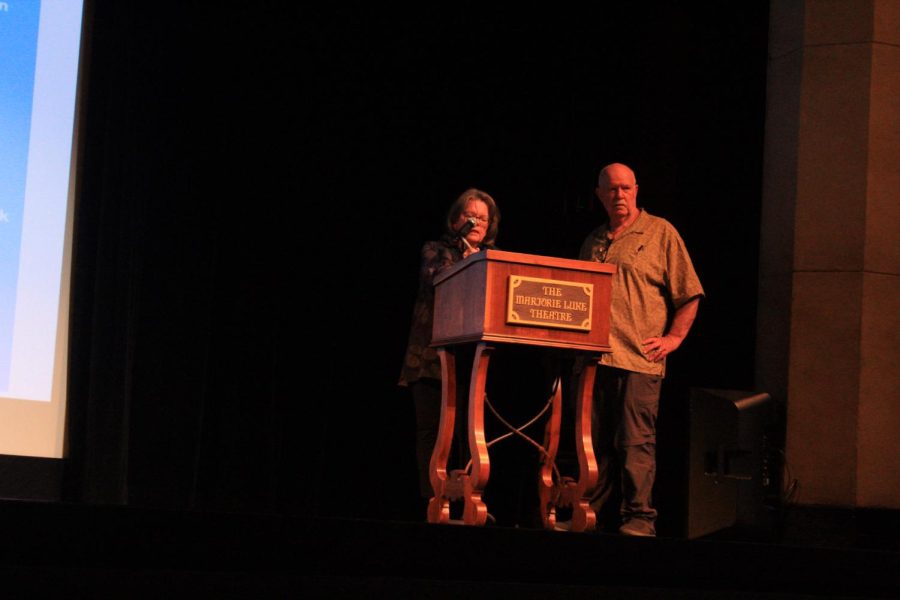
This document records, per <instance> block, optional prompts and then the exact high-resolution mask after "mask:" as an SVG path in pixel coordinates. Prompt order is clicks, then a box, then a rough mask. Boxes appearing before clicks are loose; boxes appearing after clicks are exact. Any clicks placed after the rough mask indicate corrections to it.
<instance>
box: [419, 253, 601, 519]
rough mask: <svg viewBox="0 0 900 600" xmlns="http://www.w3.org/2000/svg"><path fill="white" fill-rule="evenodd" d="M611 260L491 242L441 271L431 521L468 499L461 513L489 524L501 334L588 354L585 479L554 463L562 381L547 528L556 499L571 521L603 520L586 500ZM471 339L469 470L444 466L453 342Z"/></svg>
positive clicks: (506, 339)
mask: <svg viewBox="0 0 900 600" xmlns="http://www.w3.org/2000/svg"><path fill="white" fill-rule="evenodd" d="M615 271H616V268H615V267H614V266H612V265H608V264H602V263H596V262H588V261H581V260H570V259H563V258H552V257H548V256H536V255H531V254H519V253H514V252H503V251H499V250H485V251H483V252H478V253H476V254H473V255H471V256H469V257H468V258H467V259H465V260H463V261H461V262H459V263H457V264H456V265H454V266H453V267H451V268H450V269H448V270H446V271H444V272H442V273H440V274H439V275H437V276H436V277H435V279H434V284H435V304H434V330H433V334H432V343H431V345H432V346H435V347H437V348H438V355H439V356H440V359H441V379H442V390H441V392H442V404H441V423H440V428H439V430H438V436H437V441H436V442H435V446H434V452H433V453H432V456H431V465H430V479H431V486H432V489H433V490H434V497H433V498H432V499H431V501H430V502H429V504H428V522H429V523H448V522H450V501H451V500H460V499H461V500H462V501H463V515H462V520H461V521H462V523H463V524H466V525H484V523H485V522H486V520H487V506H486V505H485V503H484V502H483V501H482V499H481V496H482V492H483V491H484V488H485V486H486V485H487V482H488V478H489V476H490V458H489V456H488V447H487V442H486V440H485V434H484V392H485V383H486V382H487V373H488V364H489V362H490V357H491V353H492V352H493V350H494V348H493V346H492V344H494V343H497V342H499V343H508V344H526V345H531V346H544V347H549V348H560V349H568V350H578V351H583V352H584V353H586V358H587V360H586V361H585V366H584V368H583V370H582V372H581V375H580V377H579V379H578V386H577V393H576V407H575V451H576V454H577V456H578V471H579V474H578V479H577V481H576V480H574V479H573V478H571V477H562V476H560V474H559V473H558V472H556V477H554V471H555V469H556V467H555V458H556V452H557V449H558V446H559V431H560V421H561V415H562V389H561V386H557V387H556V391H555V394H554V397H553V399H552V400H551V403H552V411H551V415H550V419H549V422H548V424H547V428H546V434H545V439H544V444H545V446H544V451H545V454H544V460H543V461H542V465H541V468H540V484H539V485H540V490H539V497H540V502H541V516H542V520H543V524H544V526H545V527H546V528H548V529H553V528H554V526H555V525H556V509H557V508H558V507H563V506H571V507H572V525H571V530H572V531H584V530H586V529H593V528H594V527H595V526H596V515H595V514H594V511H593V510H592V509H591V507H590V504H589V499H590V495H591V493H592V492H593V490H594V487H596V485H597V461H596V459H595V457H594V450H593V446H592V443H591V402H592V393H593V387H594V377H595V375H596V372H597V361H598V360H599V358H600V354H601V353H603V352H609V350H610V348H609V343H608V338H609V304H610V288H611V285H612V275H613V273H615ZM463 343H474V344H476V346H475V358H474V361H473V365H472V376H471V381H470V384H469V403H468V426H467V432H468V443H469V452H470V454H471V459H472V469H471V472H465V471H464V470H455V471H451V472H450V473H448V472H447V461H448V459H449V457H450V447H451V443H452V440H453V432H454V426H455V423H454V421H455V415H456V393H457V390H456V384H457V382H456V359H455V354H454V353H453V352H452V351H450V350H448V348H447V347H448V346H451V345H454V344H463Z"/></svg>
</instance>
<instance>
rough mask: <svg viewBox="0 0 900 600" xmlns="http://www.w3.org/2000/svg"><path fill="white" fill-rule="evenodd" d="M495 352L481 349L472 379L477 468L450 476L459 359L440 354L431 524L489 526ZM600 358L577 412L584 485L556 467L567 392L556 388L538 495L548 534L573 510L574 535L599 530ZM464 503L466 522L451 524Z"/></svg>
mask: <svg viewBox="0 0 900 600" xmlns="http://www.w3.org/2000/svg"><path fill="white" fill-rule="evenodd" d="M493 351H494V348H493V347H491V346H488V345H487V344H486V343H485V342H479V343H478V344H477V346H476V348H475V358H474V360H473V365H472V378H471V382H470V385H469V404H468V423H467V434H468V442H469V452H470V454H471V457H472V468H471V470H470V471H469V472H466V471H463V470H454V471H450V472H449V473H448V472H447V461H448V460H449V458H450V447H451V444H452V440H453V433H454V429H455V427H456V423H455V421H456V398H457V395H456V393H457V387H456V385H457V382H456V356H455V355H454V353H453V352H452V351H448V350H447V349H446V348H439V349H438V355H439V356H440V359H441V377H442V387H441V422H440V427H439V428H438V435H437V440H436V442H435V446H434V451H433V453H432V455H431V467H430V479H431V487H432V489H433V490H434V497H432V498H431V500H430V501H429V503H428V514H427V518H428V522H429V523H451V522H456V523H459V522H461V523H462V524H464V525H476V526H478V525H484V524H485V523H486V522H487V517H488V511H487V505H486V504H485V503H484V501H483V500H482V493H483V492H484V488H485V486H486V485H487V482H488V478H489V477H490V456H489V454H488V445H487V441H486V439H485V434H484V398H485V394H484V392H485V384H486V383H487V374H488V365H489V364H490V358H491V354H492V353H493ZM597 360H598V359H597V357H595V356H592V357H591V359H590V360H587V361H585V362H586V364H585V366H584V369H583V370H582V373H581V376H580V377H579V379H578V390H577V396H576V409H575V411H576V412H575V450H576V453H577V456H578V472H579V479H578V480H575V479H573V478H572V477H567V476H563V475H562V474H560V473H559V472H558V469H557V467H556V453H557V450H558V448H559V432H560V422H561V419H562V386H559V385H558V386H556V391H555V393H554V396H553V399H552V401H551V403H552V410H551V414H550V419H549V421H548V423H547V426H546V430H545V436H544V446H543V454H544V458H543V460H542V461H541V467H540V472H539V478H538V481H539V483H538V485H539V491H538V495H539V498H540V503H541V520H542V523H543V525H544V527H545V528H547V529H555V528H556V527H557V522H556V515H557V510H558V509H560V508H569V507H570V508H571V509H572V524H571V527H570V528H569V529H570V531H586V530H590V529H593V528H594V527H596V524H597V518H596V515H595V514H594V511H593V509H592V508H591V506H590V503H589V500H590V497H591V494H592V493H593V491H594V488H595V487H596V485H597V477H598V470H597V461H596V458H595V457H594V449H593V444H592V441H591V402H592V400H593V398H592V394H593V389H594V377H595V376H596V372H597ZM459 500H462V501H463V514H462V519H461V520H451V519H450V502H451V501H459Z"/></svg>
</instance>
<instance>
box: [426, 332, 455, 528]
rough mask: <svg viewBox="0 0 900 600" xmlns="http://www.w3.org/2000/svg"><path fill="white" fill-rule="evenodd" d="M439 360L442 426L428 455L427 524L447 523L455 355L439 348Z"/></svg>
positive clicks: (453, 416) (449, 493)
mask: <svg viewBox="0 0 900 600" xmlns="http://www.w3.org/2000/svg"><path fill="white" fill-rule="evenodd" d="M437 353H438V356H439V357H440V359H441V423H440V426H439V427H438V434H437V439H436V440H435V442H434V450H433V451H432V453H431V463H430V466H429V471H430V475H429V478H430V480H431V489H432V490H434V496H433V497H432V498H431V500H430V501H429V502H428V522H429V523H447V522H449V520H450V496H451V495H452V494H451V491H450V490H449V489H448V488H449V486H450V480H449V478H448V477H447V460H448V459H449V458H450V445H451V443H452V441H453V427H454V424H455V420H456V356H455V355H454V354H453V352H452V351H448V350H447V349H446V348H438V351H437Z"/></svg>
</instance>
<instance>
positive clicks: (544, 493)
mask: <svg viewBox="0 0 900 600" xmlns="http://www.w3.org/2000/svg"><path fill="white" fill-rule="evenodd" d="M551 403H552V404H551V409H550V419H549V420H548V421H547V427H546V429H545V432H544V450H545V451H546V453H547V454H546V455H544V457H543V460H542V461H541V471H540V480H539V484H538V485H539V487H538V499H539V501H540V503H541V521H542V522H543V525H544V528H546V529H553V528H554V527H555V526H556V506H557V502H556V501H557V499H558V498H559V490H558V489H557V485H562V482H556V481H554V477H553V471H554V465H555V464H556V453H557V451H558V450H559V431H560V424H561V422H562V385H561V382H559V384H558V385H557V386H556V392H555V393H554V394H553V399H552V400H551Z"/></svg>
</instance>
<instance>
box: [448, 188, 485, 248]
mask: <svg viewBox="0 0 900 600" xmlns="http://www.w3.org/2000/svg"><path fill="white" fill-rule="evenodd" d="M469 218H474V219H475V227H473V228H472V231H470V232H469V233H468V234H466V241H467V242H469V243H470V244H472V245H473V246H476V247H477V246H480V245H481V241H482V240H483V239H484V236H485V235H487V230H488V224H489V223H490V218H491V213H490V210H489V209H488V205H487V204H485V203H484V202H482V201H481V200H477V199H475V198H470V199H469V200H468V201H467V202H466V206H465V208H464V209H463V211H462V213H460V215H459V217H457V219H456V223H454V224H453V231H459V230H460V228H461V227H462V226H463V225H465V223H466V220H467V219H469Z"/></svg>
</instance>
